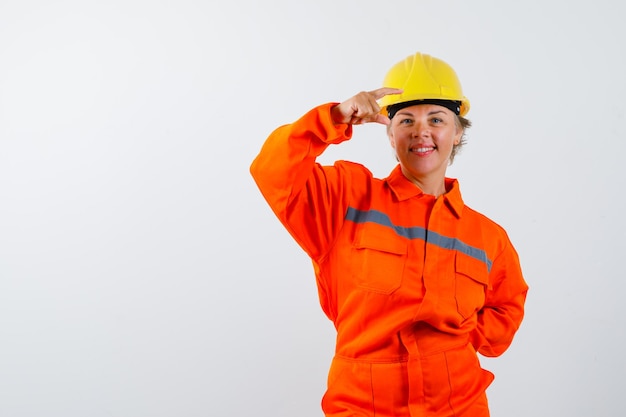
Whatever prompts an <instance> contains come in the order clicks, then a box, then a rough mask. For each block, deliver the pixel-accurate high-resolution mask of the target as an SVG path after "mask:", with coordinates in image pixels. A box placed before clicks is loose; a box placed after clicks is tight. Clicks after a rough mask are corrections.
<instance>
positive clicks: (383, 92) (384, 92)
mask: <svg viewBox="0 0 626 417" xmlns="http://www.w3.org/2000/svg"><path fill="white" fill-rule="evenodd" d="M403 91H404V90H402V89H400V88H391V87H381V88H377V89H376V90H372V91H370V94H371V95H372V96H374V98H375V99H376V100H380V99H381V98H383V97H385V96H388V95H390V94H402V92H403Z"/></svg>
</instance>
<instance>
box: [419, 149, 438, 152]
mask: <svg viewBox="0 0 626 417" xmlns="http://www.w3.org/2000/svg"><path fill="white" fill-rule="evenodd" d="M433 149H435V148H417V149H415V151H416V152H428V151H432V150H433Z"/></svg>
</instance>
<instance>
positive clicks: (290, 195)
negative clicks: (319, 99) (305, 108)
mask: <svg viewBox="0 0 626 417" xmlns="http://www.w3.org/2000/svg"><path fill="white" fill-rule="evenodd" d="M334 105H335V103H328V104H325V105H322V106H319V107H316V108H314V109H312V110H311V111H309V112H308V113H306V114H305V115H304V116H302V117H301V118H300V119H299V120H297V121H296V122H294V123H292V124H289V125H284V126H281V127H279V128H277V129H276V130H274V131H273V132H272V133H271V134H270V136H269V137H268V139H267V140H266V141H265V143H264V144H263V146H262V148H261V151H260V153H259V154H258V155H257V157H256V158H255V159H254V161H253V162H252V165H251V167H250V173H251V174H252V177H253V178H254V180H255V182H256V184H257V186H258V187H259V189H260V191H261V193H262V194H263V197H264V198H265V200H266V201H267V202H268V204H269V205H270V207H271V209H272V211H273V212H274V213H275V214H276V216H277V217H278V219H279V220H280V221H281V223H282V224H283V225H284V226H285V228H286V229H287V230H288V231H289V233H290V234H291V235H292V236H293V238H294V239H295V240H296V242H298V244H299V245H300V246H301V247H302V248H303V249H304V250H305V252H307V254H308V255H309V256H310V257H311V258H312V259H314V260H317V259H319V258H320V257H321V256H323V254H324V253H325V252H326V251H327V250H328V247H329V245H330V244H331V243H332V240H333V238H334V236H335V235H336V233H337V231H338V229H339V227H340V225H341V223H342V222H343V217H344V214H345V210H346V209H347V202H346V199H347V197H346V193H345V189H346V188H347V184H348V183H349V178H348V177H349V173H348V172H347V171H346V170H345V169H342V168H341V165H340V164H335V166H322V165H320V164H319V163H317V162H316V158H317V157H318V156H319V155H321V154H322V153H323V152H324V150H325V149H326V148H327V147H328V146H329V145H330V144H338V143H341V142H343V141H346V140H348V139H350V137H351V136H352V126H351V125H348V124H340V125H335V124H334V123H333V121H332V118H331V115H330V110H331V108H332V107H333V106H334Z"/></svg>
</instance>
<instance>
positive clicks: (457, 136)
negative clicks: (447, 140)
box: [453, 126, 465, 145]
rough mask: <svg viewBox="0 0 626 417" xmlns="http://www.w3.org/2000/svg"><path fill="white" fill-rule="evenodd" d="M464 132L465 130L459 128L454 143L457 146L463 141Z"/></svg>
mask: <svg viewBox="0 0 626 417" xmlns="http://www.w3.org/2000/svg"><path fill="white" fill-rule="evenodd" d="M464 132H465V129H463V128H460V127H458V126H457V128H456V133H455V134H454V142H453V143H454V144H455V145H458V144H459V143H461V139H462V138H463V133H464Z"/></svg>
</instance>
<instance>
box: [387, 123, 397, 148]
mask: <svg viewBox="0 0 626 417" xmlns="http://www.w3.org/2000/svg"><path fill="white" fill-rule="evenodd" d="M387 138H388V139H389V144H390V145H391V147H392V148H393V149H396V140H395V139H394V137H393V131H392V130H391V126H387Z"/></svg>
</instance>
